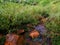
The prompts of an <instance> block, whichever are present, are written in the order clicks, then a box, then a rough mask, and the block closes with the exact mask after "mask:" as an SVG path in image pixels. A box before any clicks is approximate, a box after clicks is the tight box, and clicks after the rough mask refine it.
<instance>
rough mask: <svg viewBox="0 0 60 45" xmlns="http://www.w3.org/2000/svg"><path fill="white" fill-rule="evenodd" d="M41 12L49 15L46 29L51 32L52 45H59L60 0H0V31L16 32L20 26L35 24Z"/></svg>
mask: <svg viewBox="0 0 60 45" xmlns="http://www.w3.org/2000/svg"><path fill="white" fill-rule="evenodd" d="M43 12H46V13H48V14H49V21H47V23H46V28H47V29H48V30H50V31H52V32H54V33H53V34H52V35H53V36H54V38H53V39H52V40H53V41H52V42H53V45H60V38H59V37H60V36H56V35H55V33H58V34H60V0H0V31H2V30H4V31H5V30H6V31H5V32H8V31H9V30H17V29H19V28H21V24H27V23H31V24H37V23H38V20H37V19H38V17H39V16H41V15H42V13H43ZM12 27H13V28H12Z"/></svg>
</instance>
